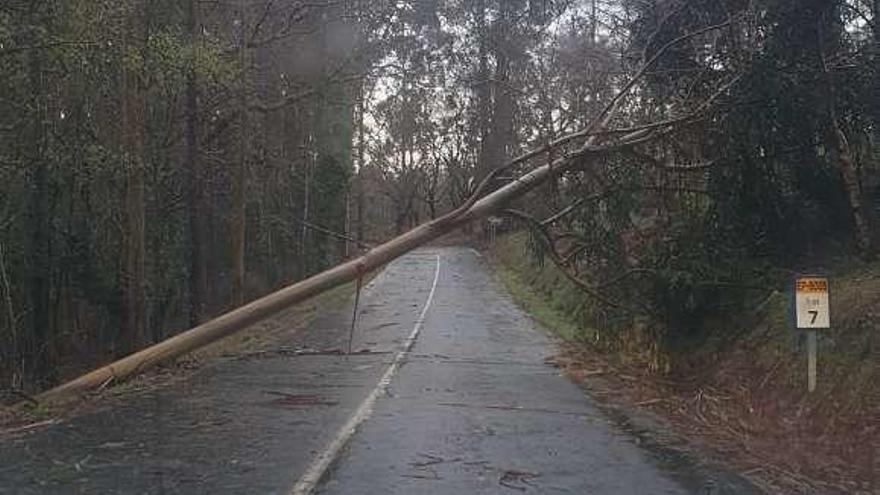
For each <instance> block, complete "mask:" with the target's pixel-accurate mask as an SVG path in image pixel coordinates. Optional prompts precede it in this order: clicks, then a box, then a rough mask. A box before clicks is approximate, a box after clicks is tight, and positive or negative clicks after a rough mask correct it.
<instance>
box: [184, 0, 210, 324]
mask: <svg viewBox="0 0 880 495" xmlns="http://www.w3.org/2000/svg"><path fill="white" fill-rule="evenodd" d="M188 7H189V12H188V18H187V33H188V35H189V43H190V46H191V47H192V49H193V50H198V45H199V41H198V38H199V33H198V30H199V26H198V24H199V21H198V9H199V7H198V1H197V0H189V5H188ZM197 84H198V80H197V77H196V68H195V60H191V61H190V67H189V73H188V74H187V81H186V165H185V166H186V170H185V171H184V173H185V177H186V191H187V194H186V201H187V214H188V220H189V222H188V223H189V225H188V227H189V228H188V229H187V237H188V239H187V248H188V251H189V274H188V276H189V322H190V325H197V324H199V323H200V322H201V321H202V318H203V317H204V312H205V302H206V301H205V298H206V295H207V292H208V280H207V269H206V266H205V262H206V260H205V253H204V244H205V224H204V220H205V219H204V214H203V212H202V209H203V207H204V199H203V197H202V196H203V187H204V186H203V184H202V181H203V179H204V178H203V177H202V170H201V164H200V160H199V155H200V153H199V116H198V87H197Z"/></svg>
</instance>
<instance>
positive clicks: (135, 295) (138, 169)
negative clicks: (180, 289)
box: [119, 0, 146, 354]
mask: <svg viewBox="0 0 880 495" xmlns="http://www.w3.org/2000/svg"><path fill="white" fill-rule="evenodd" d="M144 25H145V19H144V16H143V1H142V0H137V2H136V4H135V8H134V10H133V12H132V14H131V17H130V18H129V19H128V22H126V39H125V43H124V45H123V47H124V51H129V50H140V49H142V47H143V44H144V43H145V41H146V36H145V30H144ZM121 65H122V115H121V117H122V123H121V125H122V129H121V131H122V143H121V144H122V150H121V152H122V153H121V155H122V161H123V167H124V169H125V199H124V203H125V234H124V236H125V239H124V243H123V263H122V273H121V276H122V277H121V278H122V280H121V282H122V284H121V285H122V324H123V331H122V345H121V346H120V347H121V348H120V349H119V351H121V353H122V354H128V353H130V352H132V351H133V350H135V349H139V348H141V347H143V345H144V343H145V341H146V338H145V336H146V334H145V331H144V328H145V323H146V317H145V315H146V308H145V300H146V295H145V286H146V282H145V278H146V270H145V264H144V260H145V252H146V235H145V232H146V227H145V220H144V217H145V211H144V139H145V129H144V126H145V118H146V108H145V107H146V97H145V95H144V91H143V88H142V85H141V81H140V68H139V67H129V66H127V65H126V64H125V63H124V62H123V63H122V64H121Z"/></svg>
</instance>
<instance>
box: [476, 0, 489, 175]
mask: <svg viewBox="0 0 880 495" xmlns="http://www.w3.org/2000/svg"><path fill="white" fill-rule="evenodd" d="M475 16H476V23H477V30H476V32H477V36H479V43H478V50H479V53H478V57H479V67H478V68H477V89H476V91H477V125H478V127H479V129H478V134H479V136H480V155H479V163H478V164H477V171H476V176H477V177H476V179H481V178H483V177H484V176H485V175H486V174H488V173H489V171H490V170H492V156H491V155H492V152H491V149H492V143H491V141H492V133H491V125H492V116H491V111H492V92H491V84H490V81H489V46H488V45H489V40H488V37H489V34H488V30H487V29H486V0H478V1H477V6H476V12H475Z"/></svg>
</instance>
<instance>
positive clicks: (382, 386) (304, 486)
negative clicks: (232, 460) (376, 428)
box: [290, 255, 440, 495]
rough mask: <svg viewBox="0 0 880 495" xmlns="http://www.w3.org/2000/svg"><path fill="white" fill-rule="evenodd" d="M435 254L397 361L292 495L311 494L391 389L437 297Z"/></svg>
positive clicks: (299, 482)
mask: <svg viewBox="0 0 880 495" xmlns="http://www.w3.org/2000/svg"><path fill="white" fill-rule="evenodd" d="M435 258H436V259H437V267H436V268H435V269H434V282H432V283H431V292H430V293H429V294H428V299H427V300H425V306H424V307H423V308H422V312H421V313H420V314H419V318H418V319H417V320H416V324H415V326H414V327H413V329H412V332H410V334H409V337H407V339H406V342H404V344H403V347H402V348H401V349H400V351H399V352H398V353H397V355H396V356H394V361H392V362H391V365H390V366H388V369H387V370H385V374H384V375H382V378H381V379H380V380H379V383H377V384H376V386H375V387H374V388H373V390H372V391H370V395H368V396H367V398H366V399H364V401H363V402H362V403H361V405H360V407H358V408H357V410H356V411H355V412H354V414H353V415H352V416H351V417H350V418H348V421H347V422H346V423H345V425H343V426H342V428H341V429H340V430H339V431H338V432H337V433H336V436H335V437H334V438H333V440H332V441H331V442H330V443H329V444H327V446H326V447H325V448H324V450H323V451H322V452H321V453H320V454H319V455H318V456H317V457H315V458H314V459H313V460H312V463H311V464H309V467H308V468H307V469H306V472H305V473H303V475H302V476H301V477H300V479H299V481H297V482H296V485H294V486H293V489H292V490H291V491H290V495H309V494H310V493H312V492H313V491H314V489H315V487H316V486H317V485H318V482H319V481H321V477H322V476H324V473H326V472H327V469H329V468H330V465H331V464H332V463H333V461H334V460H335V459H336V457H337V456H338V455H339V452H340V451H341V450H342V448H343V447H345V444H347V443H348V441H349V440H350V439H351V437H352V436H353V435H354V434H355V432H356V431H357V428H358V426H360V425H361V423H363V422H364V421H366V420H367V418H369V417H370V415H371V414H372V413H373V406H375V405H376V400H377V399H378V398H379V396H380V394H383V393H385V391H386V390H388V385H390V384H391V379H392V378H394V374H395V373H397V370H398V369H400V365H401V364H402V363H403V360H404V359H406V356H407V354H409V351H410V350H411V349H412V347H413V344H415V342H416V339H417V338H418V337H419V332H421V331H422V326H424V323H425V315H426V314H428V309H429V308H430V307H431V303H432V302H433V300H434V292H436V290H437V280H438V279H439V278H440V255H435Z"/></svg>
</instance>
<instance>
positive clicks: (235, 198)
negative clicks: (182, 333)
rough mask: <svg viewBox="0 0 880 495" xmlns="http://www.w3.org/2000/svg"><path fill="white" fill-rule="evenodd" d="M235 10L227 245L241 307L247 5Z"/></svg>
mask: <svg viewBox="0 0 880 495" xmlns="http://www.w3.org/2000/svg"><path fill="white" fill-rule="evenodd" d="M238 8H239V15H238V17H239V22H240V25H239V28H240V30H241V32H240V34H239V38H240V39H239V45H238V59H239V64H240V66H241V67H240V71H241V74H240V76H239V81H238V82H239V95H238V98H239V105H238V116H239V124H238V125H239V128H238V137H239V142H238V159H237V160H236V162H237V163H235V164H234V165H233V171H232V219H231V220H232V221H231V222H230V223H231V225H230V229H229V230H230V238H231V239H230V242H231V244H232V245H231V249H230V252H231V253H232V304H233V306H234V307H238V306H241V305H242V303H244V277H245V241H246V239H245V235H246V224H245V222H246V221H247V217H246V214H247V211H246V206H245V189H246V180H247V160H248V152H249V149H250V138H249V135H248V126H249V125H250V123H249V121H248V105H247V84H248V81H247V75H248V67H249V62H248V56H247V36H246V32H247V26H248V16H247V5H246V3H245V1H244V0H240V1H239V4H238Z"/></svg>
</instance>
